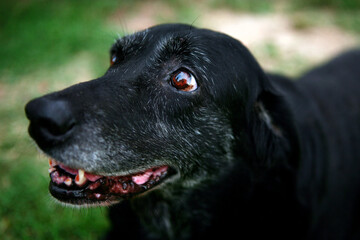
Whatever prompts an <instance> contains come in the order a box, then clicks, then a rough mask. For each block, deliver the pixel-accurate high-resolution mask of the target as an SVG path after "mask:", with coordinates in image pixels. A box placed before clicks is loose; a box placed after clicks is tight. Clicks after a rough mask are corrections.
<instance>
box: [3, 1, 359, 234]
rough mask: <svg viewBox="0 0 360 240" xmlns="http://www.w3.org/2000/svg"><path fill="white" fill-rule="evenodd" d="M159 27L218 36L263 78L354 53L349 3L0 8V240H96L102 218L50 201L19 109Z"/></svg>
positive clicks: (88, 75) (28, 4) (97, 68)
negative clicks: (128, 39) (248, 54)
mask: <svg viewBox="0 0 360 240" xmlns="http://www.w3.org/2000/svg"><path fill="white" fill-rule="evenodd" d="M166 22H182V23H188V24H193V25H194V26H198V27H206V28H211V29H215V30H219V31H222V32H226V33H228V34H229V35H232V36H234V37H235V38H238V39H240V40H241V41H242V42H243V43H244V44H245V45H246V46H247V47H248V48H249V49H250V50H251V51H252V52H253V54H254V55H255V57H256V58H257V59H258V61H259V62H260V64H261V65H262V66H263V67H264V69H266V70H267V71H273V72H278V73H282V74H287V75H289V76H292V77H295V78H296V77H297V76H299V75H300V74H301V73H303V72H304V71H306V70H308V69H309V68H311V67H313V66H316V65H318V64H321V63H322V62H324V61H326V60H327V59H329V58H331V57H332V56H334V55H336V54H338V53H340V52H342V51H345V50H347V49H349V48H352V47H356V46H357V47H359V46H360V1H358V0H293V1H286V0H274V1H258V0H241V1H235V0H224V1H220V0H210V1H204V0H185V1H180V0H170V1H165V0H156V1H150V0H148V1H139V0H137V1H134V0H133V1H131V0H123V1H115V0H111V1H89V0H77V1H75V0H61V1H60V0H59V1H48V0H47V1H45V0H12V1H6V0H5V1H4V0H2V1H1V2H0V239H68V240H70V239H97V238H99V237H100V236H102V234H103V233H104V232H105V231H106V230H107V229H108V227H109V222H108V221H107V218H106V216H107V209H106V208H92V209H71V208H64V207H62V206H60V205H58V204H56V203H55V201H54V200H52V199H51V197H50V196H49V194H48V191H47V187H48V181H49V177H48V173H47V169H48V166H47V159H46V158H45V157H44V156H42V155H41V154H40V153H38V151H37V149H36V146H35V144H34V143H33V141H31V139H30V138H29V137H28V135H27V125H28V121H27V120H26V118H25V115H24V105H25V104H26V102H27V101H29V100H30V99H32V98H34V97H37V96H40V95H43V94H45V93H48V92H51V91H55V90H60V89H62V88H65V87H67V86H69V85H71V84H74V83H78V82H82V81H86V80H90V79H94V78H96V77H99V76H101V75H102V74H103V73H104V72H105V71H106V69H107V67H108V65H109V55H108V50H109V47H110V46H111V44H112V43H113V42H114V39H116V38H118V37H120V36H123V35H124V34H127V33H132V32H134V31H137V30H141V29H144V28H147V27H149V26H151V25H155V24H159V23H166ZM124 231H126V229H124Z"/></svg>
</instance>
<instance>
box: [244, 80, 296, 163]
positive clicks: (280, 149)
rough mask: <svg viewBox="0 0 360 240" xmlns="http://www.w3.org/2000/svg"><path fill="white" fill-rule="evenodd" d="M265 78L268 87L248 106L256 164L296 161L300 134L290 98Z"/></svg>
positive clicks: (249, 125)
mask: <svg viewBox="0 0 360 240" xmlns="http://www.w3.org/2000/svg"><path fill="white" fill-rule="evenodd" d="M264 75H265V74H264ZM264 77H266V81H265V86H263V87H262V88H261V89H260V92H259V94H258V95H257V98H256V100H255V102H254V103H253V104H252V106H250V108H251V109H249V110H250V115H249V119H248V120H249V121H248V131H249V132H248V134H249V135H248V136H249V138H250V139H249V141H250V144H251V145H252V149H253V150H254V152H253V154H254V155H255V158H256V159H255V160H256V161H255V163H256V164H259V165H260V166H265V167H271V166H274V165H276V164H278V163H280V164H290V165H293V164H296V163H295V162H296V160H295V158H296V157H297V156H294V155H296V152H297V134H296V128H295V126H294V119H293V115H292V112H291V111H290V106H289V104H288V102H287V101H288V100H287V99H286V97H285V96H283V95H282V94H281V93H280V92H278V91H277V90H276V89H275V88H274V87H273V85H272V84H271V82H270V80H269V78H268V77H267V76H266V75H265V76H264ZM289 159H291V161H294V162H289V161H288V160H289Z"/></svg>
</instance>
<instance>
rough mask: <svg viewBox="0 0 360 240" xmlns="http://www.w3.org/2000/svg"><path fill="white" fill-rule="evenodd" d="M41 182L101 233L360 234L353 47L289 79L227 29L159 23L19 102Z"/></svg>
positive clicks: (359, 114) (359, 76)
mask: <svg viewBox="0 0 360 240" xmlns="http://www.w3.org/2000/svg"><path fill="white" fill-rule="evenodd" d="M26 115H27V117H28V118H29V119H30V126H29V133H30V135H31V137H32V138H33V139H34V140H35V141H36V143H37V144H38V146H39V147H40V149H41V150H42V151H43V152H44V153H45V154H46V155H48V156H49V157H50V177H51V181H50V186H49V189H50V192H51V194H52V195H53V196H54V197H55V198H56V199H58V200H59V201H60V202H63V203H66V204H71V205H81V206H89V205H95V206H99V205H103V206H104V205H105V206H110V205H111V207H110V218H111V222H112V229H111V231H110V232H109V233H108V235H107V238H108V239H125V238H127V237H128V238H130V239H208V238H222V239H225V238H230V237H231V238H234V237H235V238H239V239H260V238H261V239H263V238H268V237H275V238H276V239H360V51H359V50H354V51H352V52H348V53H346V54H343V55H341V56H339V57H337V58H336V59H334V60H332V61H331V62H329V63H327V64H325V65H324V66H322V67H319V68H317V69H315V70H313V71H311V72H309V73H307V74H306V75H305V76H303V77H301V79H299V80H297V81H289V80H288V79H286V78H285V77H282V76H278V75H271V74H265V73H264V71H263V70H262V69H261V67H260V66H259V64H258V63H257V61H256V60H255V59H254V57H253V56H252V55H251V54H250V52H249V51H248V50H247V49H246V48H245V47H244V46H243V45H242V44H241V43H240V42H238V41H237V40H235V39H233V38H231V37H229V36H227V35H224V34H221V33H218V32H214V31H210V30H205V29H197V28H194V27H192V26H188V25H181V24H166V25H159V26H155V27H152V28H150V29H147V30H145V31H141V32H138V33H135V34H133V35H130V36H125V37H123V38H121V39H119V40H118V41H117V42H116V43H115V44H114V45H113V47H112V48H111V66H110V67H109V69H108V70H107V72H106V73H105V75H104V76H102V77H100V78H98V79H96V80H92V81H89V82H84V83H80V84H77V85H74V86H72V87H70V88H67V89H65V90H62V91H59V92H55V93H51V94H48V95H46V96H43V97H41V98H37V99H35V100H32V101H31V102H29V103H28V104H27V106H26Z"/></svg>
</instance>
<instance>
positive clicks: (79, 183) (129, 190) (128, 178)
mask: <svg viewBox="0 0 360 240" xmlns="http://www.w3.org/2000/svg"><path fill="white" fill-rule="evenodd" d="M49 165H50V168H49V173H50V178H51V181H50V185H49V190H50V193H51V195H53V196H54V197H55V198H57V199H58V200H60V201H62V202H65V203H71V204H75V205H82V204H94V205H104V204H105V205H108V204H113V203H116V202H118V201H120V200H121V199H124V198H130V197H132V196H135V195H138V194H141V193H144V192H146V191H148V190H150V189H152V188H154V187H155V186H157V185H159V184H160V183H162V182H163V181H164V180H165V179H167V178H168V177H170V176H172V175H174V174H175V170H173V169H172V168H170V167H169V166H166V165H163V166H157V167H152V168H149V169H147V170H145V171H142V172H138V173H135V174H131V175H124V176H101V175H96V174H91V173H88V172H85V171H84V170H82V169H73V168H69V167H67V166H65V165H63V164H61V163H57V162H56V161H55V160H53V159H49Z"/></svg>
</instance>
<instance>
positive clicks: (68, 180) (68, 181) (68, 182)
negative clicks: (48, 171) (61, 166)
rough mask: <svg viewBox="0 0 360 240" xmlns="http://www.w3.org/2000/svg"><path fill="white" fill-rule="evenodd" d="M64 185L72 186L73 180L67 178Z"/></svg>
mask: <svg viewBox="0 0 360 240" xmlns="http://www.w3.org/2000/svg"><path fill="white" fill-rule="evenodd" d="M64 183H65V184H66V186H69V187H70V186H71V184H72V179H71V178H67V179H65V181H64Z"/></svg>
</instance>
